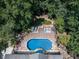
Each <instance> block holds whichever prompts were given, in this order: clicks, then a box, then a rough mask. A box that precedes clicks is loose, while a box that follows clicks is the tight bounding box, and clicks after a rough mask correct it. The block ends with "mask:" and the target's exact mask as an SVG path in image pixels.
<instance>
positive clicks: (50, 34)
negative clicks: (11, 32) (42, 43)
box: [18, 25, 58, 51]
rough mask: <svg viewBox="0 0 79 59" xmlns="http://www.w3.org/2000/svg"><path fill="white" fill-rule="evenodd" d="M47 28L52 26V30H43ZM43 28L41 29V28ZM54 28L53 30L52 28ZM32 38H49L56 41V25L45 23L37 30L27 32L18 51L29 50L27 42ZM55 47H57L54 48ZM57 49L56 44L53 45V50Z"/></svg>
mask: <svg viewBox="0 0 79 59" xmlns="http://www.w3.org/2000/svg"><path fill="white" fill-rule="evenodd" d="M45 28H50V29H51V32H48V33H43V30H44V29H45ZM40 29H41V30H40ZM52 29H53V30H52ZM32 38H47V39H49V40H50V41H52V42H56V40H57V39H56V32H55V27H53V26H52V25H43V26H39V27H38V28H37V30H35V31H33V32H31V33H29V34H27V35H26V36H25V37H24V40H22V41H21V44H20V47H19V48H18V51H29V50H28V48H27V44H26V42H28V40H30V39H32ZM54 47H55V48H54ZM53 49H54V50H56V49H58V48H57V46H56V44H55V45H54V46H53V48H52V50H53Z"/></svg>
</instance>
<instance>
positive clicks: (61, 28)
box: [55, 17, 64, 33]
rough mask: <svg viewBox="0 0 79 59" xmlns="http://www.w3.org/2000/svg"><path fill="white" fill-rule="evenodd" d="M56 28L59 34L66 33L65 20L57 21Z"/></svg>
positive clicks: (59, 19) (60, 18)
mask: <svg viewBox="0 0 79 59" xmlns="http://www.w3.org/2000/svg"><path fill="white" fill-rule="evenodd" d="M55 24H56V28H57V30H58V32H60V33H63V32H64V19H63V18H62V17H58V19H56V20H55Z"/></svg>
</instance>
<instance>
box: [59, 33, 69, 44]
mask: <svg viewBox="0 0 79 59" xmlns="http://www.w3.org/2000/svg"><path fill="white" fill-rule="evenodd" d="M69 41H70V35H64V34H61V35H59V42H60V43H61V44H62V45H64V46H67V45H68V43H69Z"/></svg>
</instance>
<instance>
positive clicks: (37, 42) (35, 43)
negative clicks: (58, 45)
mask: <svg viewBox="0 0 79 59" xmlns="http://www.w3.org/2000/svg"><path fill="white" fill-rule="evenodd" d="M27 47H28V49H29V50H36V49H38V48H42V49H43V50H49V49H51V48H52V42H51V41H50V40H49V39H38V38H37V39H30V40H29V41H28V42H27Z"/></svg>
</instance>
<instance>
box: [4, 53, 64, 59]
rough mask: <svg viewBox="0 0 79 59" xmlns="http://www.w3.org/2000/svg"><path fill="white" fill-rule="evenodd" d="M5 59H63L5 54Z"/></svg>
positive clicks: (49, 56) (55, 56)
mask: <svg viewBox="0 0 79 59" xmlns="http://www.w3.org/2000/svg"><path fill="white" fill-rule="evenodd" d="M5 59H63V56H62V55H48V54H47V55H45V54H6V55H5Z"/></svg>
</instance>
